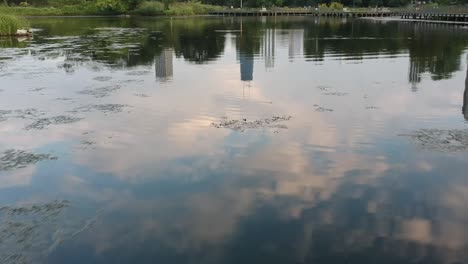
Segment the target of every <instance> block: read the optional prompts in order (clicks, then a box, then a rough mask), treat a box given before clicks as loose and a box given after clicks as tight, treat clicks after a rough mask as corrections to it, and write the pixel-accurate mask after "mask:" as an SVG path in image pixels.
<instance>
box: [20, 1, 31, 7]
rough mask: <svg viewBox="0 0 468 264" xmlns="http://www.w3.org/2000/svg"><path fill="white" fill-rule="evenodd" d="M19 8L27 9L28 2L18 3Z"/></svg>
mask: <svg viewBox="0 0 468 264" xmlns="http://www.w3.org/2000/svg"><path fill="white" fill-rule="evenodd" d="M19 6H21V7H28V6H29V3H28V2H21V3H19Z"/></svg>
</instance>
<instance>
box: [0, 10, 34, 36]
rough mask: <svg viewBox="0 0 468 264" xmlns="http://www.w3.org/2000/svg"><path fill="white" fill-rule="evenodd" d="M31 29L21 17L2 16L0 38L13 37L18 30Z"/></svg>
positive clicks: (0, 16)
mask: <svg viewBox="0 0 468 264" xmlns="http://www.w3.org/2000/svg"><path fill="white" fill-rule="evenodd" d="M27 28H29V23H28V22H27V21H26V20H25V19H24V18H21V17H17V16H13V15H5V14H0V36H11V35H14V34H16V31H17V30H18V29H27Z"/></svg>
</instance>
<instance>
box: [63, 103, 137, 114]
mask: <svg viewBox="0 0 468 264" xmlns="http://www.w3.org/2000/svg"><path fill="white" fill-rule="evenodd" d="M125 107H130V106H129V105H124V104H91V105H85V106H80V107H77V108H75V109H74V110H73V111H72V112H76V113H84V112H93V111H99V112H102V113H119V112H122V110H123V109H124V108H125Z"/></svg>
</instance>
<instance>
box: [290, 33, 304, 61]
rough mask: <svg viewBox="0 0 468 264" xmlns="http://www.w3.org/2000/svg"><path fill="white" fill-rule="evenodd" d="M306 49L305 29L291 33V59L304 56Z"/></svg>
mask: <svg viewBox="0 0 468 264" xmlns="http://www.w3.org/2000/svg"><path fill="white" fill-rule="evenodd" d="M303 49H304V29H292V30H290V31H289V50H288V55H289V58H290V59H292V58H294V57H295V56H297V55H302V52H303Z"/></svg>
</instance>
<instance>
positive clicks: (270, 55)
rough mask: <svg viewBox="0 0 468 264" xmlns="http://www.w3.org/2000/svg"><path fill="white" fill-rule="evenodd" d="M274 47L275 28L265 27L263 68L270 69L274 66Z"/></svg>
mask: <svg viewBox="0 0 468 264" xmlns="http://www.w3.org/2000/svg"><path fill="white" fill-rule="evenodd" d="M275 47H276V31H275V29H267V30H266V31H265V35H263V48H262V51H263V59H264V60H265V68H266V69H272V68H274V67H275Z"/></svg>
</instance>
